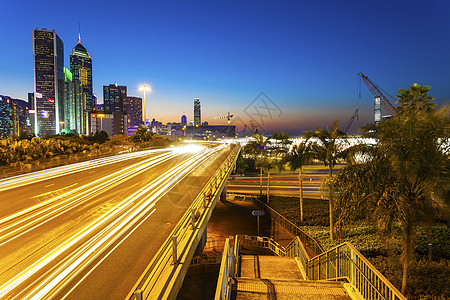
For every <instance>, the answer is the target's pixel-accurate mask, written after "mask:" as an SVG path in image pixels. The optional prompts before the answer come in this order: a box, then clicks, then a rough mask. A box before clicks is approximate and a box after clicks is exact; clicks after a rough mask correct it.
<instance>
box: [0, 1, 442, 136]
mask: <svg viewBox="0 0 450 300" xmlns="http://www.w3.org/2000/svg"><path fill="white" fill-rule="evenodd" d="M0 11H1V12H2V22H1V25H0V39H1V40H2V46H1V47H0V94H2V95H8V96H12V97H14V98H20V99H25V100H26V99H27V93H28V92H32V91H33V56H32V53H33V51H32V30H33V29H35V28H47V29H54V30H55V31H56V33H57V34H58V35H59V37H60V38H61V39H62V40H63V42H64V51H65V57H64V60H65V66H66V67H67V68H69V55H70V54H71V51H72V48H73V47H74V46H75V45H76V43H77V36H78V23H81V37H82V44H83V45H84V46H85V47H86V48H87V50H88V51H90V53H91V55H92V60H93V80H94V92H95V93H96V94H97V96H98V97H99V102H100V103H102V102H103V99H102V98H103V95H102V94H103V92H102V86H103V85H109V84H112V83H115V82H117V83H118V84H119V85H126V86H128V94H129V95H131V96H141V97H142V92H141V91H139V90H138V87H139V85H140V84H143V83H146V84H150V85H151V87H152V91H151V92H150V93H147V100H148V101H147V108H148V109H147V118H150V119H151V118H156V119H157V120H160V121H162V122H164V123H166V122H170V121H177V122H179V121H180V117H181V115H182V114H183V113H185V114H186V115H187V117H188V121H190V120H193V101H194V98H195V97H200V101H201V105H202V121H208V122H209V123H210V124H226V119H223V120H214V117H217V116H222V115H225V114H226V113H227V112H230V113H231V114H234V115H235V116H236V117H237V118H235V121H234V122H235V123H236V124H237V125H238V127H239V129H238V130H242V124H247V126H248V127H249V126H250V124H249V119H250V117H253V118H254V120H255V122H256V123H257V124H259V126H260V127H261V128H263V129H264V130H266V131H270V130H274V129H275V130H285V131H288V132H289V133H291V134H300V133H301V132H302V131H303V130H306V129H313V128H314V127H316V126H319V127H325V126H326V125H328V124H331V123H332V122H333V121H334V120H340V124H341V126H342V127H343V126H344V124H345V123H346V122H347V121H348V120H349V118H350V117H351V115H352V114H353V112H354V111H355V109H356V108H357V107H359V112H360V114H359V121H358V122H356V121H355V124H356V123H358V124H359V125H364V124H366V123H367V122H373V96H372V94H370V92H369V90H368V89H367V87H366V86H365V85H364V83H362V98H361V99H360V100H359V101H358V102H357V86H358V80H357V75H356V74H357V73H358V72H363V73H364V74H365V75H367V76H368V77H369V78H370V79H372V80H373V81H374V82H375V83H377V84H378V85H380V86H381V87H382V88H383V89H384V90H385V91H387V92H388V93H389V94H391V95H393V96H395V95H396V94H397V90H398V89H399V88H408V87H409V86H410V85H411V84H412V83H414V82H417V83H418V84H421V85H429V86H431V95H432V96H434V97H436V102H437V103H438V104H439V105H443V104H444V103H446V102H448V101H449V100H450V1H448V0H438V1H432V0H428V1H427V0H423V1H415V0H409V1H393V0H390V1H300V0H297V1H262V0H259V1H214V0H209V1H173V0H169V1H133V0H129V1H92V0H91V1H84V0H79V1H61V0H59V1H20V0H18V1H12V0H1V1H0ZM261 92H263V93H264V94H260V93H261ZM258 95H260V97H259V98H257V96H258ZM255 98H256V99H255ZM254 100H255V101H254ZM262 101H265V103H266V104H267V107H268V108H270V109H272V110H269V111H267V109H266V108H267V107H266V108H264V105H262V104H263V103H264V102H262ZM256 108H258V109H259V112H260V114H261V115H265V116H256V115H255V114H254V113H255V109H256ZM269 113H270V114H269ZM263 123H264V124H263ZM354 130H355V127H353V129H352V131H354Z"/></svg>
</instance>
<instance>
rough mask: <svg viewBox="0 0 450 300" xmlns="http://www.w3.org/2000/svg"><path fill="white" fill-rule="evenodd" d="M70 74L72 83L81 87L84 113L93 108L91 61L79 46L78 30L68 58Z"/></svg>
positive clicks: (81, 46) (84, 50)
mask: <svg viewBox="0 0 450 300" xmlns="http://www.w3.org/2000/svg"><path fill="white" fill-rule="evenodd" d="M70 72H71V73H72V76H73V81H75V82H79V83H80V84H81V87H82V96H83V106H84V109H85V110H86V111H92V110H93V109H94V108H95V100H94V97H93V89H92V59H91V54H90V53H89V52H88V51H87V50H86V48H85V47H84V46H83V45H82V44H81V34H80V31H79V30H78V43H77V44H76V46H75V47H74V48H73V49H72V55H71V56H70Z"/></svg>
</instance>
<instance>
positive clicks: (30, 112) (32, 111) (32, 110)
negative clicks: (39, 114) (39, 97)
mask: <svg viewBox="0 0 450 300" xmlns="http://www.w3.org/2000/svg"><path fill="white" fill-rule="evenodd" d="M28 113H29V114H35V113H36V110H34V109H30V110H29V111H28Z"/></svg>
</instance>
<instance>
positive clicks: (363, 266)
mask: <svg viewBox="0 0 450 300" xmlns="http://www.w3.org/2000/svg"><path fill="white" fill-rule="evenodd" d="M305 270H306V274H307V277H308V279H309V280H337V279H341V278H346V279H347V280H348V281H349V283H350V284H351V285H352V286H353V287H354V288H355V289H356V290H357V291H358V292H359V293H360V294H361V296H362V297H363V298H364V299H377V300H378V299H388V300H391V299H392V300H395V299H401V300H403V299H406V297H405V296H403V295H402V294H401V293H400V292H399V291H398V290H397V289H396V288H395V286H394V285H393V284H392V283H390V282H389V281H388V280H387V279H386V277H384V276H383V274H381V273H380V272H379V271H378V270H377V269H376V268H375V267H374V266H373V265H372V264H371V263H370V262H369V261H368V260H367V259H366V258H365V257H364V256H363V255H362V254H361V253H359V251H358V250H356V248H355V247H353V245H351V244H350V243H343V244H341V245H339V246H336V247H334V248H332V249H330V250H328V251H326V252H324V253H321V254H319V255H317V256H315V257H313V258H311V259H310V260H309V261H308V263H307V265H306V268H305Z"/></svg>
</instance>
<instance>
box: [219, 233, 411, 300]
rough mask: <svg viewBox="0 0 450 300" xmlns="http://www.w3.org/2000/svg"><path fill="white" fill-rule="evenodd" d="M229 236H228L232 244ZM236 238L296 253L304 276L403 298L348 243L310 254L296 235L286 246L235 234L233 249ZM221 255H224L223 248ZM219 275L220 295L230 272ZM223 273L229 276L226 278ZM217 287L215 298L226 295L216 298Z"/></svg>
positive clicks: (377, 296)
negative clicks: (313, 254) (344, 281)
mask: <svg viewBox="0 0 450 300" xmlns="http://www.w3.org/2000/svg"><path fill="white" fill-rule="evenodd" d="M230 240H231V239H230ZM230 240H228V239H227V241H228V243H229V244H230V247H231V242H230ZM238 242H240V244H241V245H242V246H252V247H261V248H265V249H270V250H271V251H272V252H273V253H275V254H276V255H278V256H284V257H299V258H300V261H301V263H302V265H303V268H304V270H306V274H305V275H306V279H307V280H346V281H348V282H349V283H350V284H351V285H352V286H353V288H354V289H355V290H356V291H357V292H358V293H359V294H360V296H361V297H362V298H363V299H371V300H372V299H373V300H381V299H386V300H397V299H399V300H406V297H405V296H403V295H402V294H401V293H400V292H399V291H398V290H397V289H396V288H395V287H394V285H393V284H392V283H390V282H389V281H388V280H387V279H386V278H385V277H384V276H383V275H382V274H381V273H380V272H379V271H378V270H377V269H376V268H375V267H374V266H373V265H372V264H371V263H370V262H369V261H368V260H367V259H366V258H365V257H364V256H363V255H362V254H361V253H359V251H358V250H357V249H356V248H355V247H354V246H353V245H351V244H350V243H343V244H341V245H339V246H336V247H334V248H332V249H330V250H328V251H326V252H323V253H321V254H319V255H317V256H315V257H313V258H309V257H308V254H307V252H306V250H305V248H304V246H303V244H302V242H301V241H300V239H299V237H298V236H297V237H295V238H294V239H293V240H292V242H291V243H290V244H289V245H288V246H287V247H286V248H284V247H283V246H281V245H280V244H278V243H277V242H276V241H274V240H273V239H271V238H269V237H259V236H249V235H237V236H236V237H235V243H236V244H235V245H236V246H235V249H236V250H239V244H237V243H238ZM224 251H225V250H224ZM224 255H226V254H225V252H224ZM229 256H230V255H228V256H227V259H228V260H229V259H231V258H230V257H229ZM234 257H235V258H236V269H235V270H237V269H238V267H237V266H238V265H237V263H238V261H239V252H235V255H234ZM227 264H228V265H224V259H223V258H222V265H221V268H222V267H223V268H226V267H229V262H227ZM220 275H221V276H222V277H219V282H220V283H221V286H220V290H221V291H222V292H223V295H228V294H227V290H226V289H228V288H230V289H231V278H230V277H231V276H233V273H232V272H229V273H228V275H227V273H226V272H225V271H223V272H222V269H221V273H220ZM224 276H228V277H226V278H225V277H224ZM218 290H219V284H218V285H217V289H216V298H215V300H221V299H229V298H223V297H222V298H217V295H218V294H217V293H218ZM221 295H222V294H221Z"/></svg>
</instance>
